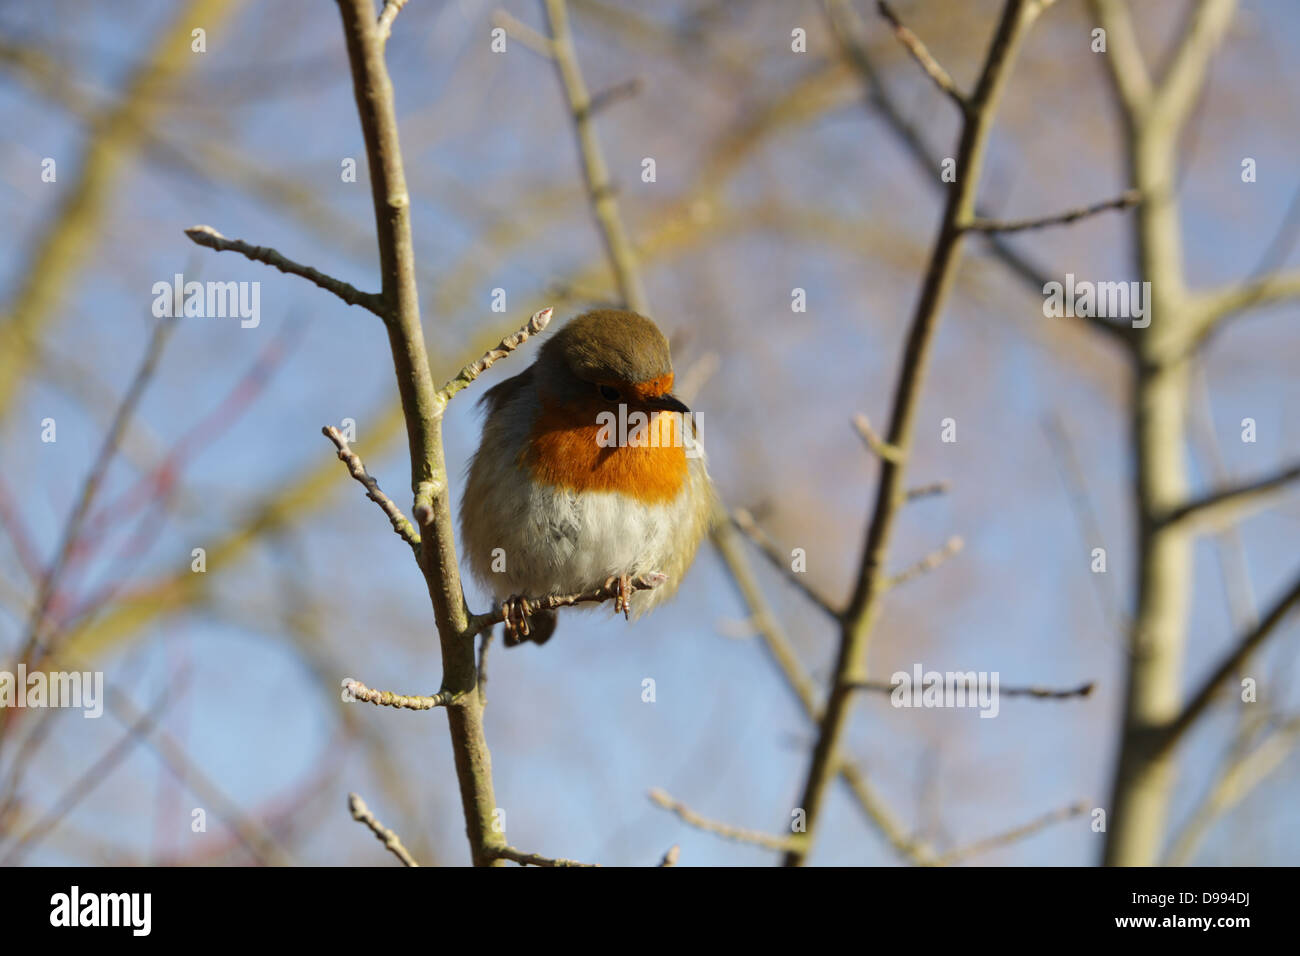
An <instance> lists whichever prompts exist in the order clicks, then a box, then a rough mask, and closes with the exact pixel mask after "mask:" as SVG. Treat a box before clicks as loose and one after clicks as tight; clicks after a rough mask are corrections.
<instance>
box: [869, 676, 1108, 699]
mask: <svg viewBox="0 0 1300 956" xmlns="http://www.w3.org/2000/svg"><path fill="white" fill-rule="evenodd" d="M849 686H850V687H852V688H853V689H854V690H865V691H868V692H871V693H877V694H892V693H893V692H894V691H895V690H897V689H898V687H899V686H901V685H897V684H893V683H890V682H888V681H881V680H861V681H853V682H851V683H850V684H849ZM1096 686H1097V685H1096V683H1095V682H1094V681H1088V683H1086V684H1080V685H1079V686H1078V687H1067V688H1056V687H1038V686H1029V687H998V696H999V697H1037V698H1039V699H1040V700H1068V699H1070V698H1073V697H1090V696H1091V695H1092V692H1093V690H1094V689H1095V688H1096Z"/></svg>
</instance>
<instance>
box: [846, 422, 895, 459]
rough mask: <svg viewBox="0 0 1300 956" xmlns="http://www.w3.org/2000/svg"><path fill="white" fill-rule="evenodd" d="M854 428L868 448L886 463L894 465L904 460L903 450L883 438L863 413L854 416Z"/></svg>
mask: <svg viewBox="0 0 1300 956" xmlns="http://www.w3.org/2000/svg"><path fill="white" fill-rule="evenodd" d="M853 427H854V428H855V429H857V432H858V434H859V435H860V436H861V437H862V440H863V441H864V442H866V445H867V447H868V448H869V449H871V451H873V452H874V453H875V454H876V456H877V457H879V458H881V459H883V460H884V461H888V462H893V463H894V464H897V463H898V462H900V461H902V460H903V452H902V450H901V449H899V448H897V447H895V446H894V445H891V444H889V442H887V441H885V440H884V439H883V438H881V437H880V436H879V435H878V434H877V433H876V430H875V429H874V428H872V427H871V419H869V418H867V416H866V415H863V414H861V413H859V414H857V415H854V416H853Z"/></svg>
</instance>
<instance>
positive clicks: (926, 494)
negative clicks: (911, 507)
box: [907, 481, 950, 501]
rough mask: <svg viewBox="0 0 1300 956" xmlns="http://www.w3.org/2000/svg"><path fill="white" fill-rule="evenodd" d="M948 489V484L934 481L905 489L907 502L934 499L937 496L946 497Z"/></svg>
mask: <svg viewBox="0 0 1300 956" xmlns="http://www.w3.org/2000/svg"><path fill="white" fill-rule="evenodd" d="M949 489H950V486H949V484H948V482H946V481H936V482H932V483H931V484H928V485H919V486H917V487H916V488H908V489H907V500H908V501H919V500H920V499H922V498H934V497H936V496H938V495H946V494H947V493H948V491H949Z"/></svg>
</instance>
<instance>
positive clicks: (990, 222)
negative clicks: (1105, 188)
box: [965, 189, 1142, 232]
mask: <svg viewBox="0 0 1300 956" xmlns="http://www.w3.org/2000/svg"><path fill="white" fill-rule="evenodd" d="M1141 200H1142V195H1141V194H1140V193H1139V192H1138V191H1137V190H1135V189H1130V190H1129V191H1128V192H1125V193H1122V194H1121V195H1119V196H1116V197H1115V198H1114V199H1107V200H1105V201H1104V202H1097V203H1093V204H1092V205H1090V206H1077V207H1075V208H1074V209H1069V210H1067V211H1065V212H1060V213H1057V214H1056V215H1053V216H1043V217H1041V218H1038V219H978V218H977V219H975V220H973V221H972V222H970V223H969V224H968V225H967V226H966V227H965V228H966V229H967V230H969V231H970V232H1023V231H1024V230H1026V229H1043V228H1046V227H1048V226H1064V225H1066V224H1068V223H1072V222H1077V221H1078V220H1080V219H1085V218H1087V217H1088V216H1095V215H1097V214H1098V213H1101V212H1109V211H1110V210H1112V209H1129V208H1131V207H1133V206H1136V205H1137V204H1138V203H1139V202H1141Z"/></svg>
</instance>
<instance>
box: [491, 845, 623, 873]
mask: <svg viewBox="0 0 1300 956" xmlns="http://www.w3.org/2000/svg"><path fill="white" fill-rule="evenodd" d="M492 852H493V853H494V854H495V855H496V857H497V859H499V860H513V861H514V862H516V863H518V864H520V865H521V866H580V867H584V868H595V867H599V866H600V864H599V863H579V862H578V861H577V860H566V859H564V858H563V857H549V856H541V855H539V854H537V853H525V852H524V851H523V850H517V849H515V848H514V847H512V846H501V847H497V848H496V849H495V850H493V851H492Z"/></svg>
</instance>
